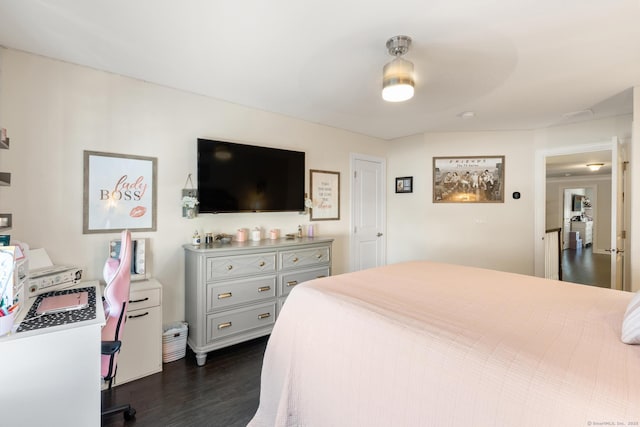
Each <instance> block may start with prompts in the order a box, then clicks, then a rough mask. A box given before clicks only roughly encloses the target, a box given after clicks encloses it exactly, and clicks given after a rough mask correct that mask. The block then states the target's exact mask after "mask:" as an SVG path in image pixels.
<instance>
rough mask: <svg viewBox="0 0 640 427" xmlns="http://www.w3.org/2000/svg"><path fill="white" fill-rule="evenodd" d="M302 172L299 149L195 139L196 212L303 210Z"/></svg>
mask: <svg viewBox="0 0 640 427" xmlns="http://www.w3.org/2000/svg"><path fill="white" fill-rule="evenodd" d="M304 172H305V168H304V153H303V152H300V151H290V150H281V149H277V148H268V147H257V146H253V145H244V144H236V143H232V142H225V141H213V140H209V139H202V138H199V139H198V200H199V201H200V204H199V206H198V207H199V211H200V212H202V213H220V212H286V211H303V210H304V176H305V173H304Z"/></svg>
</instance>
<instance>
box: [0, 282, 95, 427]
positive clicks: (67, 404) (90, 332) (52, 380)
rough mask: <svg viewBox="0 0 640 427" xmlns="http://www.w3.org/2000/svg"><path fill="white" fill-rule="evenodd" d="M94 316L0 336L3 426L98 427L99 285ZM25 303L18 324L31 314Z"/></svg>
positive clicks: (0, 392) (88, 285) (31, 302)
mask: <svg viewBox="0 0 640 427" xmlns="http://www.w3.org/2000/svg"><path fill="white" fill-rule="evenodd" d="M91 286H93V287H95V288H96V301H97V302H98V303H97V304H96V317H95V319H92V320H86V321H82V322H76V323H72V324H66V325H61V326H54V327H49V328H43V329H38V330H34V331H26V332H19V333H12V334H9V335H7V336H4V337H0V407H1V408H2V418H1V419H2V424H3V425H6V426H37V425H52V426H78V427H90V426H99V425H100V386H101V378H100V340H101V338H100V337H101V329H102V326H103V325H104V323H105V319H104V312H103V310H102V304H100V303H99V302H100V301H101V299H102V294H101V292H100V286H98V281H91V282H82V283H79V284H78V285H77V286H76V287H91ZM34 300H35V298H32V299H30V300H28V301H27V304H26V306H25V307H24V309H23V310H21V313H20V315H19V316H18V318H17V319H16V323H17V322H18V321H21V320H22V319H23V318H24V316H25V315H26V314H27V312H28V311H29V308H30V307H31V305H32V304H33V301H34Z"/></svg>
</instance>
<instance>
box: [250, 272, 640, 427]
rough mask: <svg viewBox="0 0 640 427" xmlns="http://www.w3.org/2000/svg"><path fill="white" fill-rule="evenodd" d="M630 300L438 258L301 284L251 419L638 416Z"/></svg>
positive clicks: (579, 422)
mask: <svg viewBox="0 0 640 427" xmlns="http://www.w3.org/2000/svg"><path fill="white" fill-rule="evenodd" d="M632 297H633V294H631V293H628V292H621V291H614V290H610V289H601V288H596V287H589V286H583V285H576V284H571V283H566V282H559V281H553V280H547V279H541V278H536V277H531V276H524V275H518V274H512V273H505V272H498V271H492V270H484V269H479V268H472V267H463V266H455V265H448V264H440V263H433V262H410V263H402V264H395V265H389V266H384V267H380V268H376V269H371V270H365V271H360V272H356V273H349V274H343V275H338V276H333V277H328V278H324V279H318V280H313V281H310V282H306V283H304V284H302V285H300V286H298V287H296V289H295V290H294V291H293V292H292V293H291V295H290V296H289V298H288V300H287V302H286V304H285V306H284V307H283V310H282V312H281V314H280V316H279V318H278V320H277V322H276V325H275V327H274V330H273V332H272V334H271V337H270V338H269V342H268V344H267V349H266V352H265V356H264V363H263V370H262V383H261V392H260V405H259V408H258V410H257V412H256V414H255V416H254V418H253V419H252V420H251V422H250V423H249V426H251V427H262V426H265V427H266V426H269V427H272V426H320V427H326V426H349V427H351V426H367V427H370V426H385V427H386V426H536V427H540V426H589V425H594V426H595V425H640V346H634V345H627V344H624V343H622V342H621V341H620V335H621V327H622V322H623V316H624V314H625V310H626V308H627V306H628V304H629V302H630V301H631V299H632Z"/></svg>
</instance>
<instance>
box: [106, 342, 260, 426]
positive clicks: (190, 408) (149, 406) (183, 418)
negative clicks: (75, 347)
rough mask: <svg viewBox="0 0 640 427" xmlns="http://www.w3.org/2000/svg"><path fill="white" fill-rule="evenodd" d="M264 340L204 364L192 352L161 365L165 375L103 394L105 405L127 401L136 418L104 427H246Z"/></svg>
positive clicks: (254, 399)
mask: <svg viewBox="0 0 640 427" xmlns="http://www.w3.org/2000/svg"><path fill="white" fill-rule="evenodd" d="M266 343H267V337H263V338H258V339H255V340H252V341H248V342H245V343H241V344H238V345H235V346H232V347H228V348H224V349H221V350H217V351H214V352H211V353H209V355H208V357H207V363H206V365H205V366H202V367H199V366H197V364H196V361H195V356H194V354H193V353H192V352H191V351H190V350H188V349H187V356H186V357H185V358H183V359H180V360H176V361H174V362H170V363H165V364H164V365H163V371H162V372H161V373H158V374H154V375H150V376H148V377H145V378H142V379H140V380H136V381H132V382H129V383H126V384H123V385H120V386H118V387H114V388H113V389H112V390H111V394H107V393H108V391H106V392H103V404H106V405H109V404H110V403H113V401H115V403H116V404H120V403H127V402H128V403H131V404H132V406H133V407H134V408H135V409H136V411H137V414H136V418H135V419H134V420H131V421H126V422H125V421H124V417H123V415H122V414H116V415H113V416H110V417H108V418H104V419H103V423H102V425H103V426H104V427H115V426H136V427H143V426H153V427H159V426H162V427H168V426H175V427H177V426H198V427H214V426H215V427H236V426H238V427H240V426H242V427H244V426H246V425H247V423H248V422H249V420H250V419H251V418H252V417H253V414H254V413H255V411H256V409H257V408H258V401H259V396H260V371H261V369H262V358H263V356H264V350H265V348H266Z"/></svg>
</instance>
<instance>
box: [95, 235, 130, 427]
mask: <svg viewBox="0 0 640 427" xmlns="http://www.w3.org/2000/svg"><path fill="white" fill-rule="evenodd" d="M104 280H105V282H106V283H107V286H106V287H105V289H104V295H103V299H104V316H105V319H106V324H105V326H104V327H103V328H102V356H101V357H102V360H101V367H102V372H101V374H102V378H103V379H104V380H105V381H107V382H108V383H109V391H110V390H111V385H112V383H113V379H114V378H115V376H116V372H117V367H118V364H117V362H118V353H119V352H120V347H121V346H122V342H121V341H120V337H122V331H123V330H124V326H125V324H126V320H127V307H128V305H129V287H130V284H131V233H130V232H129V230H124V231H123V232H122V235H121V244H120V255H119V256H118V258H111V257H109V259H107V262H106V263H105V265H104ZM119 412H123V413H124V419H125V420H130V419H132V418H134V417H135V415H136V410H135V409H134V408H132V407H131V405H130V404H124V405H118V406H114V407H110V408H106V409H105V408H104V407H103V408H102V416H103V417H104V416H106V415H111V414H116V413H119Z"/></svg>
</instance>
